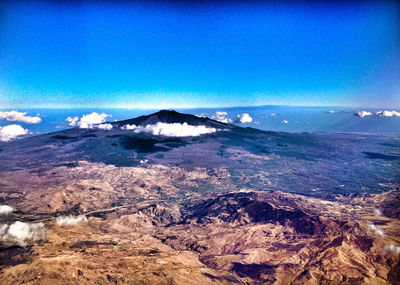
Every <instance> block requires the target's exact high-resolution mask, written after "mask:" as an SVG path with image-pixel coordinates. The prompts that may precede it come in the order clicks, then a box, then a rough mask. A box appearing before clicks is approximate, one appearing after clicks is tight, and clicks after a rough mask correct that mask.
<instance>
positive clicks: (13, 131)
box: [0, 124, 29, 142]
mask: <svg viewBox="0 0 400 285" xmlns="http://www.w3.org/2000/svg"><path fill="white" fill-rule="evenodd" d="M28 133H29V131H28V130H27V129H24V128H23V127H21V126H20V125H15V124H13V125H8V126H4V127H0V141H2V142H8V141H10V140H13V139H15V138H17V137H19V136H22V135H26V134H28Z"/></svg>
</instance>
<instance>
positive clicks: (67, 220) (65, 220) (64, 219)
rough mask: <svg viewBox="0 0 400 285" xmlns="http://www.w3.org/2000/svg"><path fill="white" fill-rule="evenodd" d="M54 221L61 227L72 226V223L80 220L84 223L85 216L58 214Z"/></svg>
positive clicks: (74, 223) (77, 222) (85, 220)
mask: <svg viewBox="0 0 400 285" xmlns="http://www.w3.org/2000/svg"><path fill="white" fill-rule="evenodd" d="M56 222H57V225H59V226H61V227H66V226H74V225H76V224H79V223H82V222H84V223H86V222H87V218H86V216H84V215H79V216H77V217H74V216H72V215H70V216H60V217H57V219H56Z"/></svg>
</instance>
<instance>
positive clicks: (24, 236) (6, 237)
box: [0, 221, 47, 246]
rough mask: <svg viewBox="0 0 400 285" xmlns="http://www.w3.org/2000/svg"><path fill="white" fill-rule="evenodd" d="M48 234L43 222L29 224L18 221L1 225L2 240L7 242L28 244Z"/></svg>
mask: <svg viewBox="0 0 400 285" xmlns="http://www.w3.org/2000/svg"><path fill="white" fill-rule="evenodd" d="M46 234H47V231H46V229H45V227H44V224H43V223H37V224H29V223H23V222H19V221H17V222H15V223H13V224H11V225H7V224H1V225H0V240H1V241H2V243H6V244H12V245H19V246H27V245H28V244H32V243H34V242H36V241H39V240H42V239H44V238H45V237H46Z"/></svg>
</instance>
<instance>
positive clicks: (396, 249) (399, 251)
mask: <svg viewBox="0 0 400 285" xmlns="http://www.w3.org/2000/svg"><path fill="white" fill-rule="evenodd" d="M383 249H384V250H387V251H390V252H393V253H394V254H396V255H399V254H400V246H397V245H394V244H392V243H391V244H389V245H385V246H384V248H383Z"/></svg>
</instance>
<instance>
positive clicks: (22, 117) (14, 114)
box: [0, 111, 42, 124]
mask: <svg viewBox="0 0 400 285" xmlns="http://www.w3.org/2000/svg"><path fill="white" fill-rule="evenodd" d="M26 114H27V113H26V112H18V111H8V112H0V119H5V120H7V121H10V122H21V123H27V124H38V123H40V122H41V121H42V119H41V118H40V117H39V116H34V117H31V116H27V115H26Z"/></svg>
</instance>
